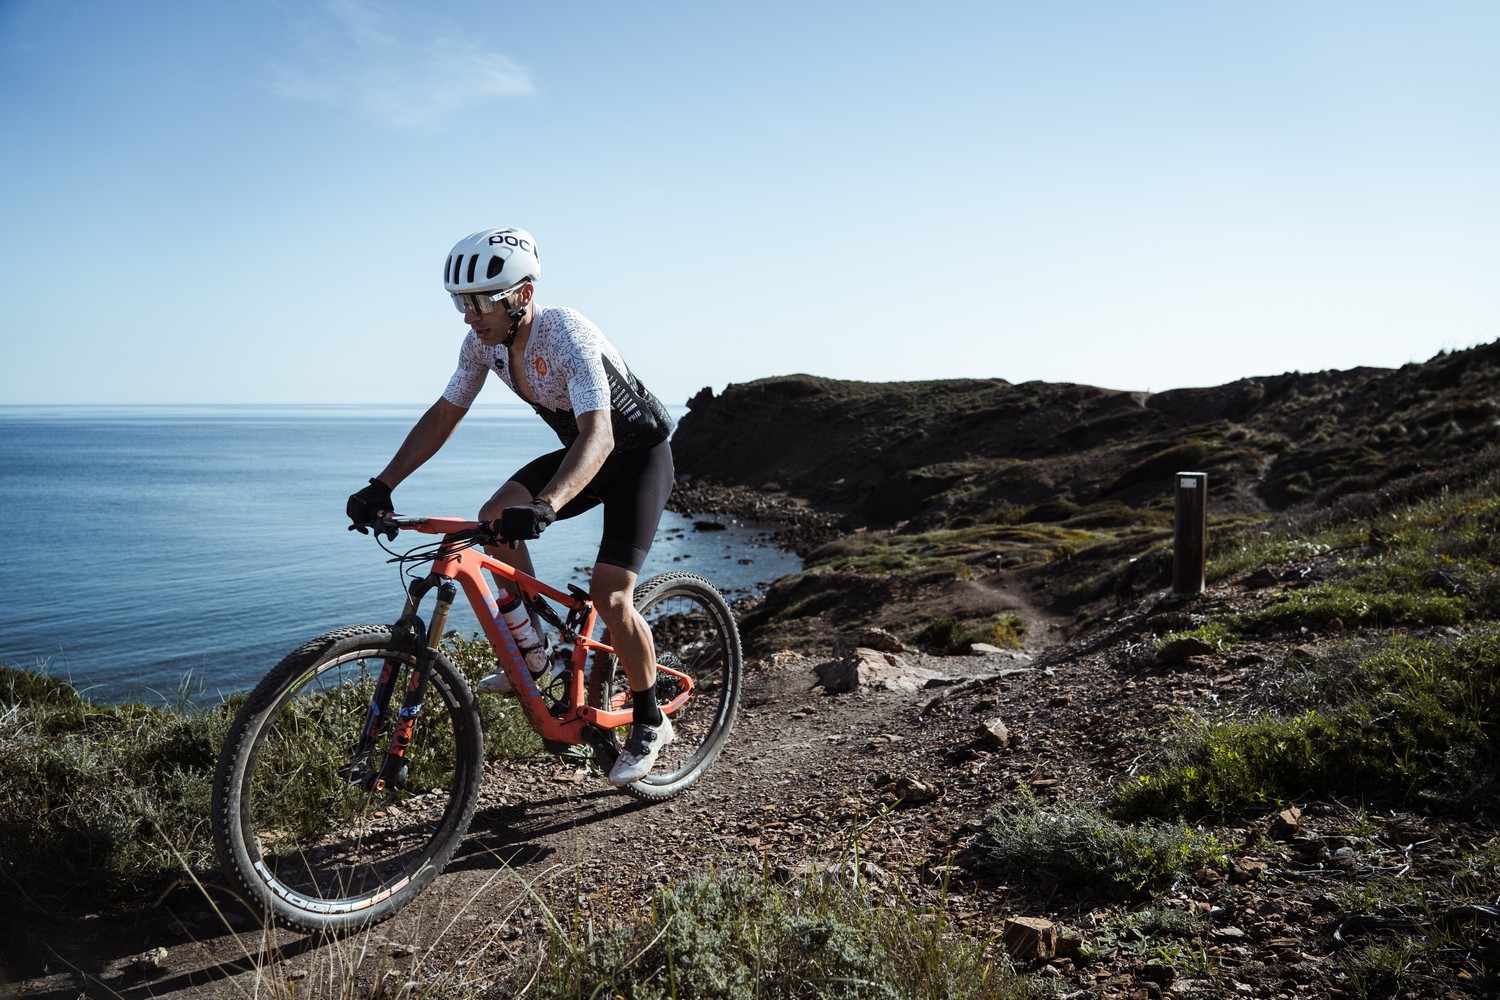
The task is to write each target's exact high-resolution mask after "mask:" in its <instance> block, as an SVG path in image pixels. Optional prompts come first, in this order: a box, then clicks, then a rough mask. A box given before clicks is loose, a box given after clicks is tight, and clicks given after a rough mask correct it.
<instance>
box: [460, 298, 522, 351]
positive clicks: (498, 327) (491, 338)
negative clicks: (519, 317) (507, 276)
mask: <svg viewBox="0 0 1500 1000" xmlns="http://www.w3.org/2000/svg"><path fill="white" fill-rule="evenodd" d="M516 294H518V295H519V296H520V297H521V304H522V306H528V305H530V304H531V286H530V285H524V286H522V288H521V289H520V291H519V292H517V293H516ZM512 301H513V300H512ZM464 322H465V323H467V324H469V329H471V330H473V331H474V335H475V336H476V337H478V338H479V342H480V343H482V344H484V345H485V346H486V347H494V346H496V345H497V344H502V343H504V342H505V338H506V337H508V336H510V326H511V322H510V314H509V313H507V312H506V311H505V309H504V308H503V307H502V306H499V305H497V306H496V308H494V309H491V310H490V311H489V312H487V313H482V312H480V311H478V310H477V309H475V308H474V307H473V306H466V307H465V308H464Z"/></svg>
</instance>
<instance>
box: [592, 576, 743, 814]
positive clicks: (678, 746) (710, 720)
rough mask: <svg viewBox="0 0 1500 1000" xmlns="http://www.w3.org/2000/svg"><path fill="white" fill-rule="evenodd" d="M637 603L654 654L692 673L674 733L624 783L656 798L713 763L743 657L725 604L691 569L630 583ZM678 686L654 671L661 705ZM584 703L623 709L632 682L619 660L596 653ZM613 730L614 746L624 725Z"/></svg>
mask: <svg viewBox="0 0 1500 1000" xmlns="http://www.w3.org/2000/svg"><path fill="white" fill-rule="evenodd" d="M635 607H636V610H637V611H639V612H640V613H641V617H643V618H645V619H646V623H647V624H648V625H650V626H651V634H652V637H653V639H654V640H655V645H656V660H657V663H658V664H660V665H661V666H665V667H670V668H672V669H673V670H677V671H680V672H682V673H685V674H687V675H688V676H689V677H690V678H692V682H693V692H692V695H691V696H690V697H689V698H688V700H687V702H686V703H685V704H683V705H682V707H681V708H679V709H678V710H677V711H676V712H673V713H672V717H671V718H672V729H673V732H674V734H675V738H674V739H673V741H672V742H671V743H669V744H668V745H667V746H666V747H664V748H663V749H662V751H661V756H660V757H659V758H658V760H657V764H656V767H655V769H654V770H653V771H652V772H651V773H650V774H648V775H647V776H646V777H644V778H642V779H641V780H640V781H637V782H634V783H633V784H629V785H625V786H624V789H625V791H626V792H628V793H629V794H631V795H633V796H635V797H636V798H639V799H648V800H651V801H661V800H664V799H670V798H673V797H674V796H677V795H680V794H682V793H683V792H684V791H686V790H687V789H688V788H689V787H691V786H692V785H693V783H694V782H696V781H697V780H698V779H699V778H701V777H703V774H704V772H705V771H707V770H708V768H709V766H710V765H711V764H713V762H714V759H715V758H717V757H718V756H719V752H720V751H721V750H723V749H724V744H725V743H726V742H727V741H728V740H729V734H730V733H731V732H732V731H733V729H734V722H735V717H736V714H737V713H738V711H739V703H740V689H741V685H742V677H741V674H742V671H743V664H742V662H741V653H740V633H739V628H738V627H737V626H736V625H735V622H734V615H733V614H731V613H730V610H729V604H728V602H726V601H725V600H724V598H723V596H722V595H721V594H720V593H719V592H718V590H716V589H715V588H714V586H713V584H711V583H709V582H708V581H707V580H705V579H703V578H702V577H700V576H696V575H694V574H692V573H662V574H659V575H657V576H653V577H651V578H650V579H648V580H644V581H642V582H641V583H639V584H637V585H636V588H635ZM681 693H682V683H681V681H679V680H678V679H677V678H675V677H673V676H672V675H671V674H669V673H667V672H666V671H660V672H658V674H657V679H656V696H657V700H658V701H660V702H661V704H663V705H666V704H667V703H669V702H670V701H671V700H672V699H673V698H676V697H677V696H678V695H679V694H681ZM588 697H589V703H590V704H591V705H594V706H596V707H600V706H604V707H609V708H613V709H616V710H620V709H623V708H625V707H626V706H627V705H628V704H629V701H630V684H629V682H628V681H627V680H626V679H625V672H624V670H622V669H621V667H620V665H619V661H618V660H616V659H615V658H614V657H612V656H611V657H608V658H607V662H606V661H605V660H603V659H601V660H597V661H596V664H595V671H594V673H591V675H590V678H589V685H588ZM627 728H628V727H622V728H620V729H618V730H616V731H614V732H613V733H611V734H610V738H611V740H612V741H613V743H614V747H615V750H616V752H618V751H619V749H620V748H621V747H623V746H624V743H625V736H626V729H627Z"/></svg>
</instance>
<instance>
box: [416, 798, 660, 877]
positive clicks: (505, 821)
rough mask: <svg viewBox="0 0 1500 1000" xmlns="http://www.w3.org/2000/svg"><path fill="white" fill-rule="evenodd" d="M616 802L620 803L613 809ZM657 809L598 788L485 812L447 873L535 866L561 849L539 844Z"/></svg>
mask: <svg viewBox="0 0 1500 1000" xmlns="http://www.w3.org/2000/svg"><path fill="white" fill-rule="evenodd" d="M611 801H614V802H616V803H617V804H615V805H613V806H608V803H610V802H611ZM651 805H652V803H650V802H643V801H641V800H640V799H633V798H630V797H629V796H627V795H623V794H621V793H620V792H617V791H614V790H613V789H609V788H598V789H594V790H593V791H589V792H584V793H583V794H581V795H558V796H554V797H552V798H548V799H531V800H528V801H525V802H521V803H516V804H513V805H505V806H494V807H491V808H489V809H481V810H479V811H478V812H477V813H475V814H474V821H473V822H472V823H470V824H469V833H468V836H466V837H465V838H464V842H463V844H462V845H461V846H460V847H459V849H458V853H457V854H455V855H454V856H453V860H452V861H450V862H448V867H447V868H445V869H444V871H445V872H460V871H476V870H484V869H489V868H495V867H498V866H500V865H504V866H506V867H509V868H516V869H522V868H526V867H530V866H533V865H536V864H539V863H541V862H543V861H545V860H547V859H548V858H550V857H552V856H553V855H554V854H556V853H557V848H556V847H555V846H552V845H548V844H544V843H538V841H545V840H547V839H549V838H551V837H555V836H557V835H558V834H561V833H567V832H568V831H569V830H582V829H585V828H587V827H589V826H592V825H593V824H595V823H600V822H604V821H607V820H612V819H618V818H620V817H623V816H628V815H630V814H632V813H635V812H639V811H640V810H642V809H647V808H649V807H650V806H651Z"/></svg>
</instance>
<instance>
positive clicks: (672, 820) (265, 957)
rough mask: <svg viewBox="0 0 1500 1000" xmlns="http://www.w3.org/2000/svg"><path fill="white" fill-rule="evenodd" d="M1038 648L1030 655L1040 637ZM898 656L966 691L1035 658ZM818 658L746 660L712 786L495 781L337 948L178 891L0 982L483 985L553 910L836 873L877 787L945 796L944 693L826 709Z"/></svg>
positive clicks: (527, 772)
mask: <svg viewBox="0 0 1500 1000" xmlns="http://www.w3.org/2000/svg"><path fill="white" fill-rule="evenodd" d="M1033 635H1034V636H1035V638H1034V640H1033V646H1034V647H1036V648H1034V649H1033V650H1031V652H1033V653H1034V652H1036V651H1038V649H1039V648H1040V647H1041V646H1042V645H1043V644H1045V642H1047V641H1048V639H1047V637H1048V635H1049V632H1048V629H1047V628H1046V627H1040V628H1036V629H1035V630H1034V633H1033ZM824 659H827V658H824ZM905 659H907V660H908V661H909V662H910V663H911V664H912V665H913V666H917V667H920V668H922V669H925V670H928V671H932V672H935V673H938V674H941V675H943V676H945V677H947V678H950V679H951V680H953V681H956V682H962V681H964V680H966V679H971V678H974V677H976V676H984V675H986V674H993V673H994V672H995V671H996V669H997V668H998V666H1000V665H1004V666H1008V667H1014V666H1015V665H1016V664H1018V663H1019V664H1023V665H1024V664H1025V663H1027V662H1028V661H1029V659H1030V656H1029V655H1027V654H1013V655H1010V654H1008V655H1005V656H1000V657H928V656H924V655H921V654H917V653H907V654H905ZM1001 661H1003V664H1002V663H1001ZM819 662H820V661H819V659H817V658H806V657H796V656H791V655H786V656H778V657H774V658H772V660H770V661H752V662H751V663H749V664H747V672H746V678H745V679H746V685H745V693H744V700H743V702H742V704H741V711H740V716H739V720H738V723H737V726H736V728H735V732H734V736H733V739H732V740H731V742H730V744H729V746H728V747H727V748H726V750H725V751H724V754H723V756H721V757H720V759H719V761H718V762H717V763H716V764H715V766H714V767H713V769H712V770H711V771H710V772H709V774H708V775H706V776H705V777H704V779H703V780H702V781H700V782H699V784H698V785H697V786H695V787H694V788H693V789H691V790H690V791H689V792H687V793H686V794H685V795H683V796H682V797H680V798H678V799H676V800H674V801H671V802H667V803H662V804H656V805H647V804H644V803H640V802H638V801H636V800H635V799H632V798H629V797H627V796H625V795H623V794H621V793H619V792H616V791H614V790H612V789H610V788H609V787H608V786H607V785H605V784H604V782H603V779H602V778H601V777H599V776H598V775H593V774H589V773H587V772H585V771H583V770H580V769H576V768H574V767H573V766H570V765H568V764H566V763H565V762H563V761H560V760H557V759H555V758H550V757H548V758H543V759H539V760H537V761H534V762H530V763H526V764H513V765H510V766H508V767H505V768H498V769H495V770H493V771H492V773H491V774H490V775H489V777H488V779H487V781H486V783H485V789H484V800H483V801H482V803H481V806H480V808H479V811H478V812H477V814H476V816H475V819H474V822H473V824H472V825H471V827H470V830H469V834H468V836H467V838H466V840H465V843H464V845H463V847H462V848H461V849H460V852H459V854H458V855H457V856H456V857H455V859H454V860H453V862H452V863H451V864H450V865H449V866H448V868H447V870H446V871H445V872H444V873H443V874H442V875H441V876H440V877H439V879H438V880H437V882H436V883H435V884H434V885H433V886H432V887H431V888H430V889H429V890H428V891H427V892H426V893H425V894H424V895H423V896H422V897H421V898H420V899H419V900H418V901H417V902H416V903H414V904H413V905H412V906H411V907H409V908H408V909H407V910H406V911H403V912H402V913H401V914H398V915H397V916H396V917H395V918H393V919H391V920H389V921H387V922H385V923H383V924H380V925H378V926H376V927H375V928H374V929H372V930H371V931H369V932H368V933H366V934H364V935H361V936H359V937H358V938H356V939H354V940H352V941H348V942H344V943H342V944H337V945H328V944H326V943H324V944H319V943H318V942H317V941H314V940H311V939H308V938H305V937H303V936H301V935H297V934H294V933H291V932H287V931H278V932H277V933H276V935H275V938H274V943H272V942H269V941H268V942H264V943H263V942H262V940H261V934H260V932H259V931H258V930H256V929H255V923H254V921H252V920H249V919H248V918H245V919H241V918H238V917H236V918H235V923H236V924H237V925H238V926H239V927H240V928H241V929H240V930H239V931H238V932H237V933H231V932H227V931H226V930H225V929H224V923H223V920H222V919H220V918H218V917H216V916H215V915H214V914H213V913H212V911H211V910H210V908H209V907H208V905H207V904H206V903H205V901H204V899H203V897H202V895H201V894H199V893H197V892H196V891H192V890H179V891H177V892H175V893H173V894H171V895H170V896H169V897H168V898H167V900H166V901H165V902H164V903H163V904H162V905H161V906H159V907H155V908H152V909H150V910H148V911H147V912H145V913H142V914H135V915H127V916H124V917H117V916H99V917H95V918H91V919H86V920H83V921H79V922H76V923H71V924H60V925H58V926H56V927H52V928H48V929H46V930H45V931H43V932H41V935H40V939H41V940H45V941H46V942H47V946H46V950H45V951H44V950H42V949H40V948H39V949H36V950H34V951H33V952H32V953H31V954H28V955H25V956H17V960H14V961H12V962H11V963H10V967H11V968H12V970H13V971H14V972H15V973H17V974H19V975H20V976H22V977H24V978H22V980H21V982H20V984H19V985H20V988H21V991H22V995H24V996H28V997H31V996H35V997H48V998H59V1000H60V998H67V1000H74V998H76V997H78V996H79V995H80V992H81V989H80V988H81V987H82V988H83V990H86V991H87V995H90V996H93V995H99V996H121V997H126V998H144V997H170V996H194V997H217V996H223V997H244V996H249V995H256V977H257V975H261V974H264V975H269V976H272V977H274V978H275V979H278V980H281V981H282V982H285V981H286V979H288V978H289V977H290V978H292V979H293V981H294V982H298V984H299V988H298V990H297V992H298V994H299V995H307V994H309V993H310V992H311V991H313V990H315V989H317V990H320V991H321V992H319V993H318V994H316V995H328V994H329V993H330V992H332V993H333V995H339V994H338V992H337V991H331V990H330V989H329V987H330V983H331V981H344V982H347V980H348V979H349V976H350V973H351V972H354V975H355V976H356V977H357V978H358V979H359V980H360V981H361V990H362V992H359V993H358V994H357V995H365V996H367V995H369V993H368V990H367V987H368V986H370V985H372V984H373V983H374V981H375V980H376V979H378V978H379V977H381V976H384V975H385V974H387V973H388V972H390V971H392V970H394V971H395V972H396V973H397V974H399V975H400V976H402V977H403V979H402V981H405V978H406V977H410V976H413V975H415V976H416V977H417V978H419V979H422V978H431V977H437V978H440V979H446V980H447V981H450V982H451V981H453V979H454V978H455V977H456V978H460V979H462V980H463V981H470V980H471V978H472V980H473V981H476V982H483V981H487V980H489V979H490V978H492V977H493V974H494V971H495V963H496V962H500V963H502V964H504V963H507V962H511V961H516V960H522V956H527V957H529V955H530V953H531V950H532V949H534V948H535V946H536V943H537V942H539V941H540V940H541V938H542V933H541V932H542V929H543V927H544V926H545V925H544V924H543V919H544V917H545V914H546V912H547V911H548V910H550V911H551V912H554V913H557V914H559V915H568V914H571V913H573V912H575V911H576V912H578V913H580V914H582V915H584V916H598V917H606V916H607V915H609V914H610V913H629V912H631V911H633V910H636V909H638V908H639V907H640V906H641V905H642V903H643V902H644V901H645V900H647V899H648V898H649V896H650V893H651V890H652V889H653V888H654V887H656V886H657V885H661V884H665V883H668V882H670V881H673V880H676V879H681V878H683V877H684V876H686V875H689V874H692V873H694V872H699V871H708V870H713V869H715V868H724V867H727V866H739V865H750V866H752V867H754V868H756V869H757V870H758V869H760V867H761V866H762V865H765V864H769V865H770V866H771V867H772V869H773V870H775V871H778V872H791V871H794V870H798V869H801V868H803V867H805V866H828V865H832V864H835V863H837V862H838V861H839V860H840V859H841V858H842V857H843V856H844V854H845V853H846V852H847V850H848V849H849V847H850V844H851V836H852V833H851V831H852V830H853V829H854V827H855V825H856V823H859V824H864V823H868V821H869V819H870V818H871V817H873V816H875V815H878V814H879V813H880V811H881V810H882V809H883V808H884V807H885V806H886V805H889V804H890V802H891V801H893V800H894V798H893V795H892V794H891V793H890V789H889V785H890V782H889V781H888V780H885V779H886V778H887V776H890V775H895V776H896V777H905V778H909V779H911V780H914V781H918V782H924V783H927V784H930V785H932V786H933V787H940V786H942V785H943V784H945V782H944V780H943V779H942V778H941V777H940V776H939V772H940V771H942V770H943V769H944V768H945V767H946V764H945V763H944V762H943V761H942V760H940V759H934V757H933V749H934V748H933V747H932V746H931V745H930V744H929V741H924V740H918V739H916V737H917V736H918V735H919V734H920V733H921V731H922V730H923V728H924V726H925V723H924V721H923V719H922V718H921V715H920V712H921V709H922V707H923V706H924V705H926V704H928V703H929V702H932V701H933V699H934V698H935V697H937V696H938V695H940V694H941V693H942V692H943V691H944V690H947V689H948V688H947V687H946V686H934V687H932V688H928V689H924V690H916V691H892V690H859V691H855V692H851V693H847V694H840V695H829V694H827V693H826V692H825V691H824V690H823V689H822V688H815V687H814V685H815V684H816V682H817V676H816V674H815V672H814V667H815V666H816V665H817V664H818V663H819ZM877 779H878V780H877ZM882 781H883V782H884V784H885V785H886V786H887V787H886V789H885V790H884V791H882V788H881V782H882ZM953 812H954V810H951V809H950V808H949V807H948V806H947V805H945V804H944V803H943V802H941V801H938V802H933V803H928V804H924V805H923V806H921V807H920V808H912V809H908V810H902V811H899V812H897V813H893V814H891V815H890V816H889V817H887V819H885V820H882V821H880V822H879V823H878V824H877V827H878V829H872V830H869V831H867V832H866V833H865V834H864V835H863V838H862V844H861V855H862V857H866V858H869V859H870V860H873V861H877V862H881V863H883V864H886V865H888V866H889V867H891V869H892V870H893V871H896V870H903V869H904V870H911V871H915V869H916V866H917V865H919V864H921V863H923V862H925V861H927V860H929V859H931V858H932V857H934V856H936V857H941V856H942V854H943V852H944V851H946V850H947V849H948V848H949V846H950V844H951V842H952V840H953V837H954V835H955V833H956V831H957V830H959V829H960V828H961V826H962V821H961V820H959V819H958V818H957V817H956V816H954V815H953ZM158 948H166V949H167V954H166V956H165V958H164V959H162V960H161V962H160V967H159V969H157V970H153V971H151V972H149V973H143V972H142V971H141V970H140V969H139V968H138V967H137V965H136V964H135V959H136V958H137V957H138V956H141V955H143V954H145V953H149V952H152V951H153V950H155V949H158ZM46 951H50V952H52V954H51V955H48V954H46ZM247 956H249V957H250V958H252V959H254V960H253V961H251V960H247ZM257 966H259V967H261V969H262V970H263V972H261V973H258V972H257V971H256V967H257ZM356 970H357V971H356ZM486 970H487V971H488V974H485V973H486ZM304 980H305V982H303V981H304ZM260 989H261V993H260V994H259V995H264V989H265V987H264V985H262V986H261V987H260Z"/></svg>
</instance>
